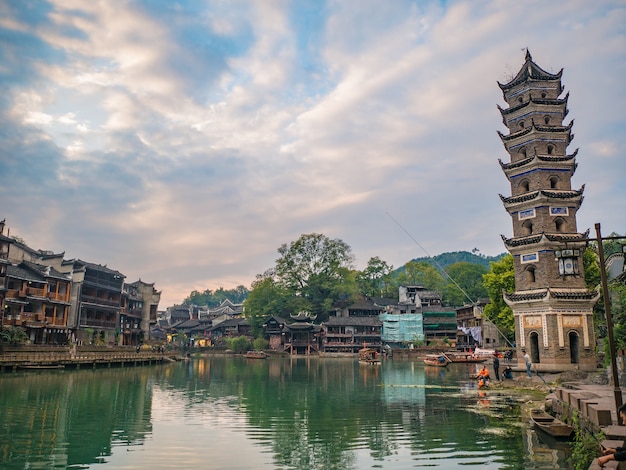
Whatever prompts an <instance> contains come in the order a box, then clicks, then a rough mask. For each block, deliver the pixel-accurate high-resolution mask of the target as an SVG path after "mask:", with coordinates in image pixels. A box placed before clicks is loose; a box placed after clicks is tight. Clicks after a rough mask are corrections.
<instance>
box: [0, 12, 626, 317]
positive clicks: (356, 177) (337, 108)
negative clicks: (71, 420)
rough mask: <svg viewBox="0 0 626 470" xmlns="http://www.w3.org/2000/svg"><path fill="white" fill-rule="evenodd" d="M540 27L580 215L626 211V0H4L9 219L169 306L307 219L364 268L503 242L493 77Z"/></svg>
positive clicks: (536, 40)
mask: <svg viewBox="0 0 626 470" xmlns="http://www.w3.org/2000/svg"><path fill="white" fill-rule="evenodd" d="M526 47H528V48H529V49H530V52H531V53H532V55H533V59H534V60H535V62H537V63H538V64H539V65H540V66H541V67H543V68H544V69H546V70H548V71H551V72H557V71H558V70H560V69H561V68H564V76H563V84H564V86H565V92H567V91H569V92H570V99H569V109H570V114H569V116H568V117H567V118H566V123H567V122H569V120H570V119H571V118H574V119H575V124H574V133H575V135H576V138H575V139H574V141H573V143H572V144H571V146H570V151H573V150H574V149H575V148H577V147H580V152H579V154H578V157H577V161H578V164H579V165H578V170H577V172H576V174H575V175H574V179H573V187H574V188H576V189H577V188H579V187H580V186H581V185H583V184H585V185H586V188H585V200H584V203H583V205H582V208H581V210H580V212H579V215H578V229H579V231H584V230H586V229H587V228H590V229H591V231H592V233H595V232H594V224H595V223H597V222H600V223H601V224H602V231H603V234H608V233H610V232H613V231H615V232H618V233H621V234H623V233H624V232H625V231H626V223H625V222H626V220H625V216H624V200H625V199H626V184H625V182H624V175H625V172H626V145H625V137H624V136H625V134H626V112H625V111H624V110H625V109H626V98H625V96H626V94H625V93H624V84H625V78H626V2H624V0H615V1H596V2H590V1H587V0H567V1H565V0H563V1H559V0H555V1H550V2H546V1H545V0H525V1H523V2H511V1H505V0H502V1H489V0H485V1H474V0H472V1H444V0H440V1H429V0H413V1H410V0H386V1H380V0H337V1H322V0H309V1H306V0H301V1H300V0H299V1H291V2H290V1H272V0H267V1H266V0H248V1H237V0H228V1H222V0H205V1H200V0H189V1H186V0H181V1H169V0H168V1H165V0H163V1H158V0H145V1H140V0H136V1H135V0H126V1H123V0H101V1H95V0H94V1H83V0H58V1H56V0H51V1H44V0H41V1H36V0H33V1H19V2H17V1H11V0H0V84H1V86H2V88H1V89H2V93H1V94H0V208H1V210H0V219H2V218H6V221H7V228H9V230H10V235H17V236H20V237H21V238H23V239H24V240H25V241H26V242H27V243H28V244H29V245H30V246H32V247H33V248H37V249H45V250H52V251H55V252H62V251H64V252H65V256H66V258H80V259H83V260H86V261H90V262H94V263H99V264H107V265H108V266H109V267H111V268H113V269H116V270H118V271H120V272H122V273H124V274H125V275H126V276H127V281H135V280H137V279H138V278H141V279H142V280H143V281H146V282H154V283H155V285H156V288H157V289H159V290H162V291H163V294H162V301H161V304H160V307H161V308H165V307H167V306H169V305H172V304H174V303H180V302H181V301H182V300H183V299H184V298H185V297H186V296H188V294H189V293H190V292H191V291H192V290H201V291H202V290H205V289H207V288H209V289H216V288H218V287H224V288H233V287H236V286H237V285H244V286H246V287H250V284H251V282H252V281H253V280H254V278H255V275H256V274H258V273H261V272H263V271H265V270H266V269H268V268H270V267H272V266H273V265H274V262H275V260H276V258H277V257H278V253H277V248H278V247H279V246H280V245H281V244H282V243H289V242H291V241H295V240H297V239H298V237H299V236H300V235H301V234H304V233H313V232H315V233H323V234H325V235H327V236H328V237H330V238H340V239H342V240H343V241H344V242H346V243H347V244H348V245H350V246H351V247H352V250H353V253H354V255H355V257H356V267H357V268H359V269H362V268H364V267H365V265H366V263H367V261H368V260H369V259H370V258H371V257H373V256H379V257H380V258H382V259H383V260H385V261H387V262H388V263H390V264H392V265H394V266H395V267H399V266H401V265H403V264H404V263H405V262H407V261H409V260H410V259H412V258H416V257H422V256H426V255H427V254H429V255H432V256H434V255H436V254H439V253H442V252H446V251H459V250H472V249H474V248H478V249H479V250H480V252H481V253H482V254H485V255H497V254H499V253H502V252H504V251H505V249H504V246H503V243H502V240H501V238H500V234H504V235H506V236H509V237H510V236H512V226H511V221H510V218H509V216H508V214H507V213H506V211H505V210H504V208H503V206H502V204H501V202H500V198H499V197H498V194H504V195H510V188H509V186H508V182H507V180H506V178H505V176H504V173H503V172H502V171H501V169H500V166H499V164H498V159H499V158H500V159H503V160H505V161H508V159H507V154H506V153H505V152H504V148H503V146H502V143H501V142H500V139H499V138H498V136H497V133H496V131H498V130H500V131H502V132H505V128H504V126H503V124H502V122H501V118H500V114H499V112H498V110H497V108H496V104H500V105H502V106H504V101H503V99H502V95H501V92H500V89H499V88H498V85H497V83H496V82H497V81H500V82H506V81H508V80H509V79H511V78H512V76H513V75H514V74H515V73H516V72H517V71H518V70H519V68H520V67H521V66H522V64H523V61H524V53H525V51H524V48H526ZM396 221H397V223H396ZM5 234H6V231H5ZM416 242H417V243H416Z"/></svg>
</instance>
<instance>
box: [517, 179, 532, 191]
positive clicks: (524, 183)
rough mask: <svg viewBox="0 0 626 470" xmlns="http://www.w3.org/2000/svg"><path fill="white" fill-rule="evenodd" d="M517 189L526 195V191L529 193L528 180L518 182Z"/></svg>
mask: <svg viewBox="0 0 626 470" xmlns="http://www.w3.org/2000/svg"><path fill="white" fill-rule="evenodd" d="M519 187H520V189H521V190H522V192H524V193H527V192H528V191H530V181H528V180H522V181H520V184H519Z"/></svg>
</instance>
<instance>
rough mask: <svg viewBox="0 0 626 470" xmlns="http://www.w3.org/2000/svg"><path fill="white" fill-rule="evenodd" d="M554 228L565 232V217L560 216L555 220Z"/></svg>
mask: <svg viewBox="0 0 626 470" xmlns="http://www.w3.org/2000/svg"><path fill="white" fill-rule="evenodd" d="M554 228H555V229H556V231H557V232H563V231H564V229H565V219H563V218H561V217H559V218H557V219H556V220H555V221H554Z"/></svg>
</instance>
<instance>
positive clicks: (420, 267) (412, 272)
mask: <svg viewBox="0 0 626 470" xmlns="http://www.w3.org/2000/svg"><path fill="white" fill-rule="evenodd" d="M396 282H397V283H398V285H405V286H424V287H425V288H426V289H430V290H435V291H437V292H441V291H442V290H443V286H444V285H445V281H444V280H443V277H442V276H441V274H440V273H439V271H438V270H437V268H435V267H434V266H432V265H430V264H428V263H426V262H424V261H409V262H408V263H406V264H405V265H404V270H403V271H402V272H401V273H400V274H398V277H397V278H396Z"/></svg>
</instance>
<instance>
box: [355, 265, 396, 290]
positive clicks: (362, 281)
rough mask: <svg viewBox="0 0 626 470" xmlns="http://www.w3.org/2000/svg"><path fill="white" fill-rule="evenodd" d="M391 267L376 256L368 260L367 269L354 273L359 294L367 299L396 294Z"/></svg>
mask: <svg viewBox="0 0 626 470" xmlns="http://www.w3.org/2000/svg"><path fill="white" fill-rule="evenodd" d="M392 273H393V266H390V265H389V264H387V263H386V262H385V261H383V260H381V259H380V258H379V257H378V256H375V257H373V258H370V260H369V261H368V262H367V267H366V268H365V269H364V270H363V271H358V272H357V273H356V285H357V290H358V292H359V294H361V295H364V296H369V297H391V296H394V295H395V294H396V289H395V288H394V285H393V282H392Z"/></svg>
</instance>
